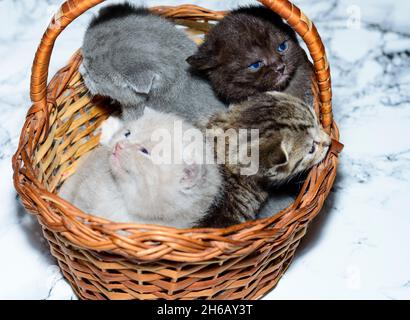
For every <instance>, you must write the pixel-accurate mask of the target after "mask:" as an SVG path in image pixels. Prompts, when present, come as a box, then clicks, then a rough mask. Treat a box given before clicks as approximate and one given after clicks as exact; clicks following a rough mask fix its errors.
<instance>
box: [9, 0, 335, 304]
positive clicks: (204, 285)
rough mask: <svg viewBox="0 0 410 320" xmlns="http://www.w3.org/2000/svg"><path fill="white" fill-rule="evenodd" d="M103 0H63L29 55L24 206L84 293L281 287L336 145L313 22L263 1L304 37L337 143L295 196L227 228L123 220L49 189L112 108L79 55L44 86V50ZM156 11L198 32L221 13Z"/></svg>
mask: <svg viewBox="0 0 410 320" xmlns="http://www.w3.org/2000/svg"><path fill="white" fill-rule="evenodd" d="M101 2H102V0H70V1H67V2H65V3H64V4H63V5H62V7H61V8H60V10H59V12H58V13H57V14H56V15H55V16H54V18H53V19H52V22H51V23H50V25H49V27H48V28H47V30H46V32H45V34H44V36H43V39H42V40H41V43H40V46H39V48H38V51H37V54H36V56H35V60H34V64H33V69H32V77H31V99H32V101H33V106H32V107H31V108H30V110H29V111H28V114H27V118H26V121H25V124H24V127H23V129H22V133H21V137H20V143H19V147H18V150H17V152H16V154H15V155H14V157H13V169H14V184H15V187H16V189H17V191H18V193H19V195H20V197H21V200H22V202H23V204H24V206H25V208H26V209H27V211H29V212H30V213H31V214H33V215H36V216H37V218H38V221H39V223H40V224H41V226H42V229H43V231H44V237H45V238H46V239H47V240H48V243H49V244H50V250H51V253H52V254H53V256H54V257H55V258H56V259H57V261H58V263H59V266H60V268H61V270H62V272H63V274H64V276H65V278H66V279H67V280H68V281H69V283H70V284H71V285H72V287H73V288H74V290H75V292H76V293H77V295H78V297H80V298H83V299H159V298H160V299H257V298H260V297H262V296H263V295H264V294H266V293H267V292H268V291H269V290H271V289H272V288H273V287H274V286H275V285H276V284H277V282H278V280H279V279H280V277H281V276H282V275H283V273H284V272H285V270H286V268H287V267H288V266H289V263H290V262H291V260H292V257H293V255H294V253H295V250H296V248H297V246H298V244H299V242H300V240H301V238H302V237H303V236H304V234H305V233H306V229H307V227H308V225H309V223H310V221H312V219H313V218H314V217H315V216H316V215H317V214H318V212H319V210H320V209H321V208H322V206H323V202H324V201H325V199H326V197H327V195H328V193H329V191H330V189H331V187H332V185H333V182H334V179H335V176H336V167H337V163H338V158H337V154H338V153H339V152H340V151H341V145H340V144H339V143H338V142H337V140H338V138H339V133H338V129H337V127H336V125H335V123H334V122H333V119H332V108H331V83H330V71H329V66H328V62H327V59H326V55H325V49H324V47H323V44H322V42H321V39H320V37H319V34H318V32H317V30H316V28H315V26H314V25H313V23H312V22H311V21H310V20H309V19H308V18H307V17H306V16H305V15H304V14H303V13H302V12H301V11H300V10H299V9H298V8H297V7H295V6H294V5H292V4H291V3H290V2H289V1H287V0H276V1H275V0H263V1H260V2H262V3H263V4H264V5H266V6H267V7H269V8H271V9H272V10H273V11H275V12H277V13H278V14H279V15H281V16H282V17H283V18H284V19H286V20H287V22H288V23H289V25H290V26H292V27H293V28H294V29H295V30H296V32H297V33H298V34H299V35H300V36H301V37H302V38H303V40H304V41H305V42H306V44H307V47H308V49H309V52H310V55H311V57H312V59H313V61H314V68H315V72H316V79H314V81H313V84H314V86H313V87H314V88H315V89H316V107H317V112H318V113H320V119H321V121H322V124H323V126H324V128H325V129H326V130H327V132H328V133H330V134H331V136H332V138H333V139H334V143H333V145H332V148H331V152H329V154H328V156H327V157H326V159H325V160H324V161H323V163H321V164H320V165H318V166H317V167H315V168H313V169H312V170H311V171H310V173H309V175H308V178H307V180H306V181H305V183H304V185H303V187H302V190H301V192H300V194H299V196H298V197H297V199H296V201H295V202H294V203H293V204H292V205H291V206H290V207H288V208H287V209H285V210H283V211H281V212H280V213H278V214H277V215H275V216H273V217H271V218H267V219H260V220H256V221H251V222H248V223H243V224H240V225H236V226H233V227H230V228H227V229H191V230H179V229H174V228H169V227H162V226H152V225H136V224H120V223H113V222H111V221H107V220H104V219H102V218H98V217H94V216H90V215H87V214H85V213H83V212H82V211H80V210H79V209H77V208H76V207H74V206H73V205H71V204H70V203H68V202H66V201H64V200H63V199H61V198H59V197H58V196H57V195H56V194H55V191H56V190H57V188H58V187H59V186H60V185H61V183H62V182H63V181H64V180H65V179H66V178H67V177H68V176H69V175H70V174H72V173H73V172H74V171H75V168H76V165H77V161H78V159H79V158H80V157H81V156H83V155H84V154H86V153H87V152H88V151H90V150H91V149H93V148H94V147H95V146H96V145H97V144H98V141H99V133H98V127H99V125H100V124H101V122H102V121H104V119H106V118H107V117H108V116H109V114H110V111H111V110H110V109H109V108H108V107H107V106H106V105H104V101H103V100H101V99H93V100H90V97H89V95H88V94H87V89H86V88H85V87H84V85H83V82H82V79H81V76H80V74H79V73H78V67H79V64H80V63H81V53H80V52H77V53H75V54H74V56H73V57H72V58H71V60H70V62H69V64H68V65H67V66H66V67H64V68H63V69H61V70H60V71H59V72H58V73H57V74H56V75H55V76H54V78H53V79H52V80H51V82H50V83H49V84H48V85H47V77H48V67H49V62H50V56H51V52H52V49H53V45H54V42H55V40H56V38H57V37H58V35H59V34H60V33H61V32H62V31H63V30H64V28H65V27H66V26H67V25H68V24H70V23H71V22H72V21H73V20H74V19H75V18H77V17H78V16H80V15H81V14H82V13H83V12H85V11H86V10H88V9H90V8H91V7H93V6H95V5H97V4H99V3H101ZM152 11H153V12H155V13H158V14H160V15H163V16H166V17H169V18H172V19H174V20H175V21H176V22H177V23H178V24H181V25H184V26H186V27H187V29H188V30H189V32H190V33H197V34H198V33H201V32H206V31H207V30H209V28H210V27H212V23H213V22H214V21H216V20H219V19H221V18H222V17H223V16H224V14H225V13H224V12H215V11H211V10H206V9H204V8H200V7H197V6H192V5H183V6H179V7H155V8H152ZM120 231H121V232H120Z"/></svg>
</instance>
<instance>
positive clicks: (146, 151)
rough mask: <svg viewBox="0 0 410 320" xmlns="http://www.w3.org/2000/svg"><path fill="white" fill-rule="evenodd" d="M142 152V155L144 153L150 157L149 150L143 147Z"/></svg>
mask: <svg viewBox="0 0 410 320" xmlns="http://www.w3.org/2000/svg"><path fill="white" fill-rule="evenodd" d="M140 151H141V152H142V153H144V154H147V155H149V152H148V150H147V149H145V148H144V147H141V148H140Z"/></svg>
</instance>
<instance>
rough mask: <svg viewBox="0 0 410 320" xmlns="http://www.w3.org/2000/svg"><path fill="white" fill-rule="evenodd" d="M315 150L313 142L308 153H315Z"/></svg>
mask: <svg viewBox="0 0 410 320" xmlns="http://www.w3.org/2000/svg"><path fill="white" fill-rule="evenodd" d="M315 151H316V143H315V142H313V145H312V147H311V148H310V150H309V154H313V153H315Z"/></svg>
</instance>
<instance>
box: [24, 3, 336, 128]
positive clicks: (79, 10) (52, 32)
mask: <svg viewBox="0 0 410 320" xmlns="http://www.w3.org/2000/svg"><path fill="white" fill-rule="evenodd" d="M103 1H104V0H68V1H66V2H64V3H63V4H62V6H61V7H60V9H59V10H58V12H57V13H56V14H55V15H54V17H53V18H52V20H51V23H50V24H49V26H48V28H47V30H46V32H45V33H44V35H43V38H42V39H41V42H40V45H39V47H38V49H37V52H36V55H35V58H34V62H33V67H32V74H31V85H30V96H31V100H32V102H33V104H34V105H35V107H36V109H42V110H46V107H47V78H48V69H49V65H50V58H51V53H52V51H53V47H54V43H55V40H56V39H57V37H58V36H59V35H60V33H61V32H62V31H63V30H64V29H65V28H66V27H67V26H68V25H69V24H70V23H71V22H72V21H73V20H74V19H76V18H77V17H79V16H80V15H81V14H83V13H84V12H85V11H87V10H88V9H90V8H92V7H94V6H96V5H98V4H99V3H101V2H103ZM259 2H261V3H263V4H264V5H265V6H267V7H268V8H270V9H271V10H273V11H274V12H276V13H277V14H279V15H280V16H281V17H282V18H283V19H285V20H286V21H287V22H288V24H289V25H290V26H291V27H292V28H293V29H294V30H295V31H296V32H297V33H298V34H299V35H300V36H301V37H302V39H303V40H304V41H305V43H306V45H307V47H308V49H309V52H310V55H311V57H312V59H313V62H314V69H315V73H316V80H317V83H318V87H319V92H320V95H319V96H320V102H321V104H320V111H321V118H322V125H323V127H324V128H325V130H326V131H327V132H330V130H331V126H332V121H333V119H332V90H331V81H330V69H329V64H328V61H327V58H326V53H325V48H324V46H323V43H322V40H321V38H320V36H319V34H318V32H317V29H316V27H315V26H314V24H313V23H312V22H311V21H310V20H309V19H308V18H307V17H306V16H305V15H304V14H303V13H302V12H301V11H300V9H299V8H298V7H296V6H295V5H293V4H292V3H291V2H289V1H288V0H259ZM182 12H183V10H182Z"/></svg>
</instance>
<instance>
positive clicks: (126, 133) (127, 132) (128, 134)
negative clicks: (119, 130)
mask: <svg viewBox="0 0 410 320" xmlns="http://www.w3.org/2000/svg"><path fill="white" fill-rule="evenodd" d="M130 135H131V131H130V130H127V131H125V133H124V136H125V137H126V138H128V137H129V136H130Z"/></svg>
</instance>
